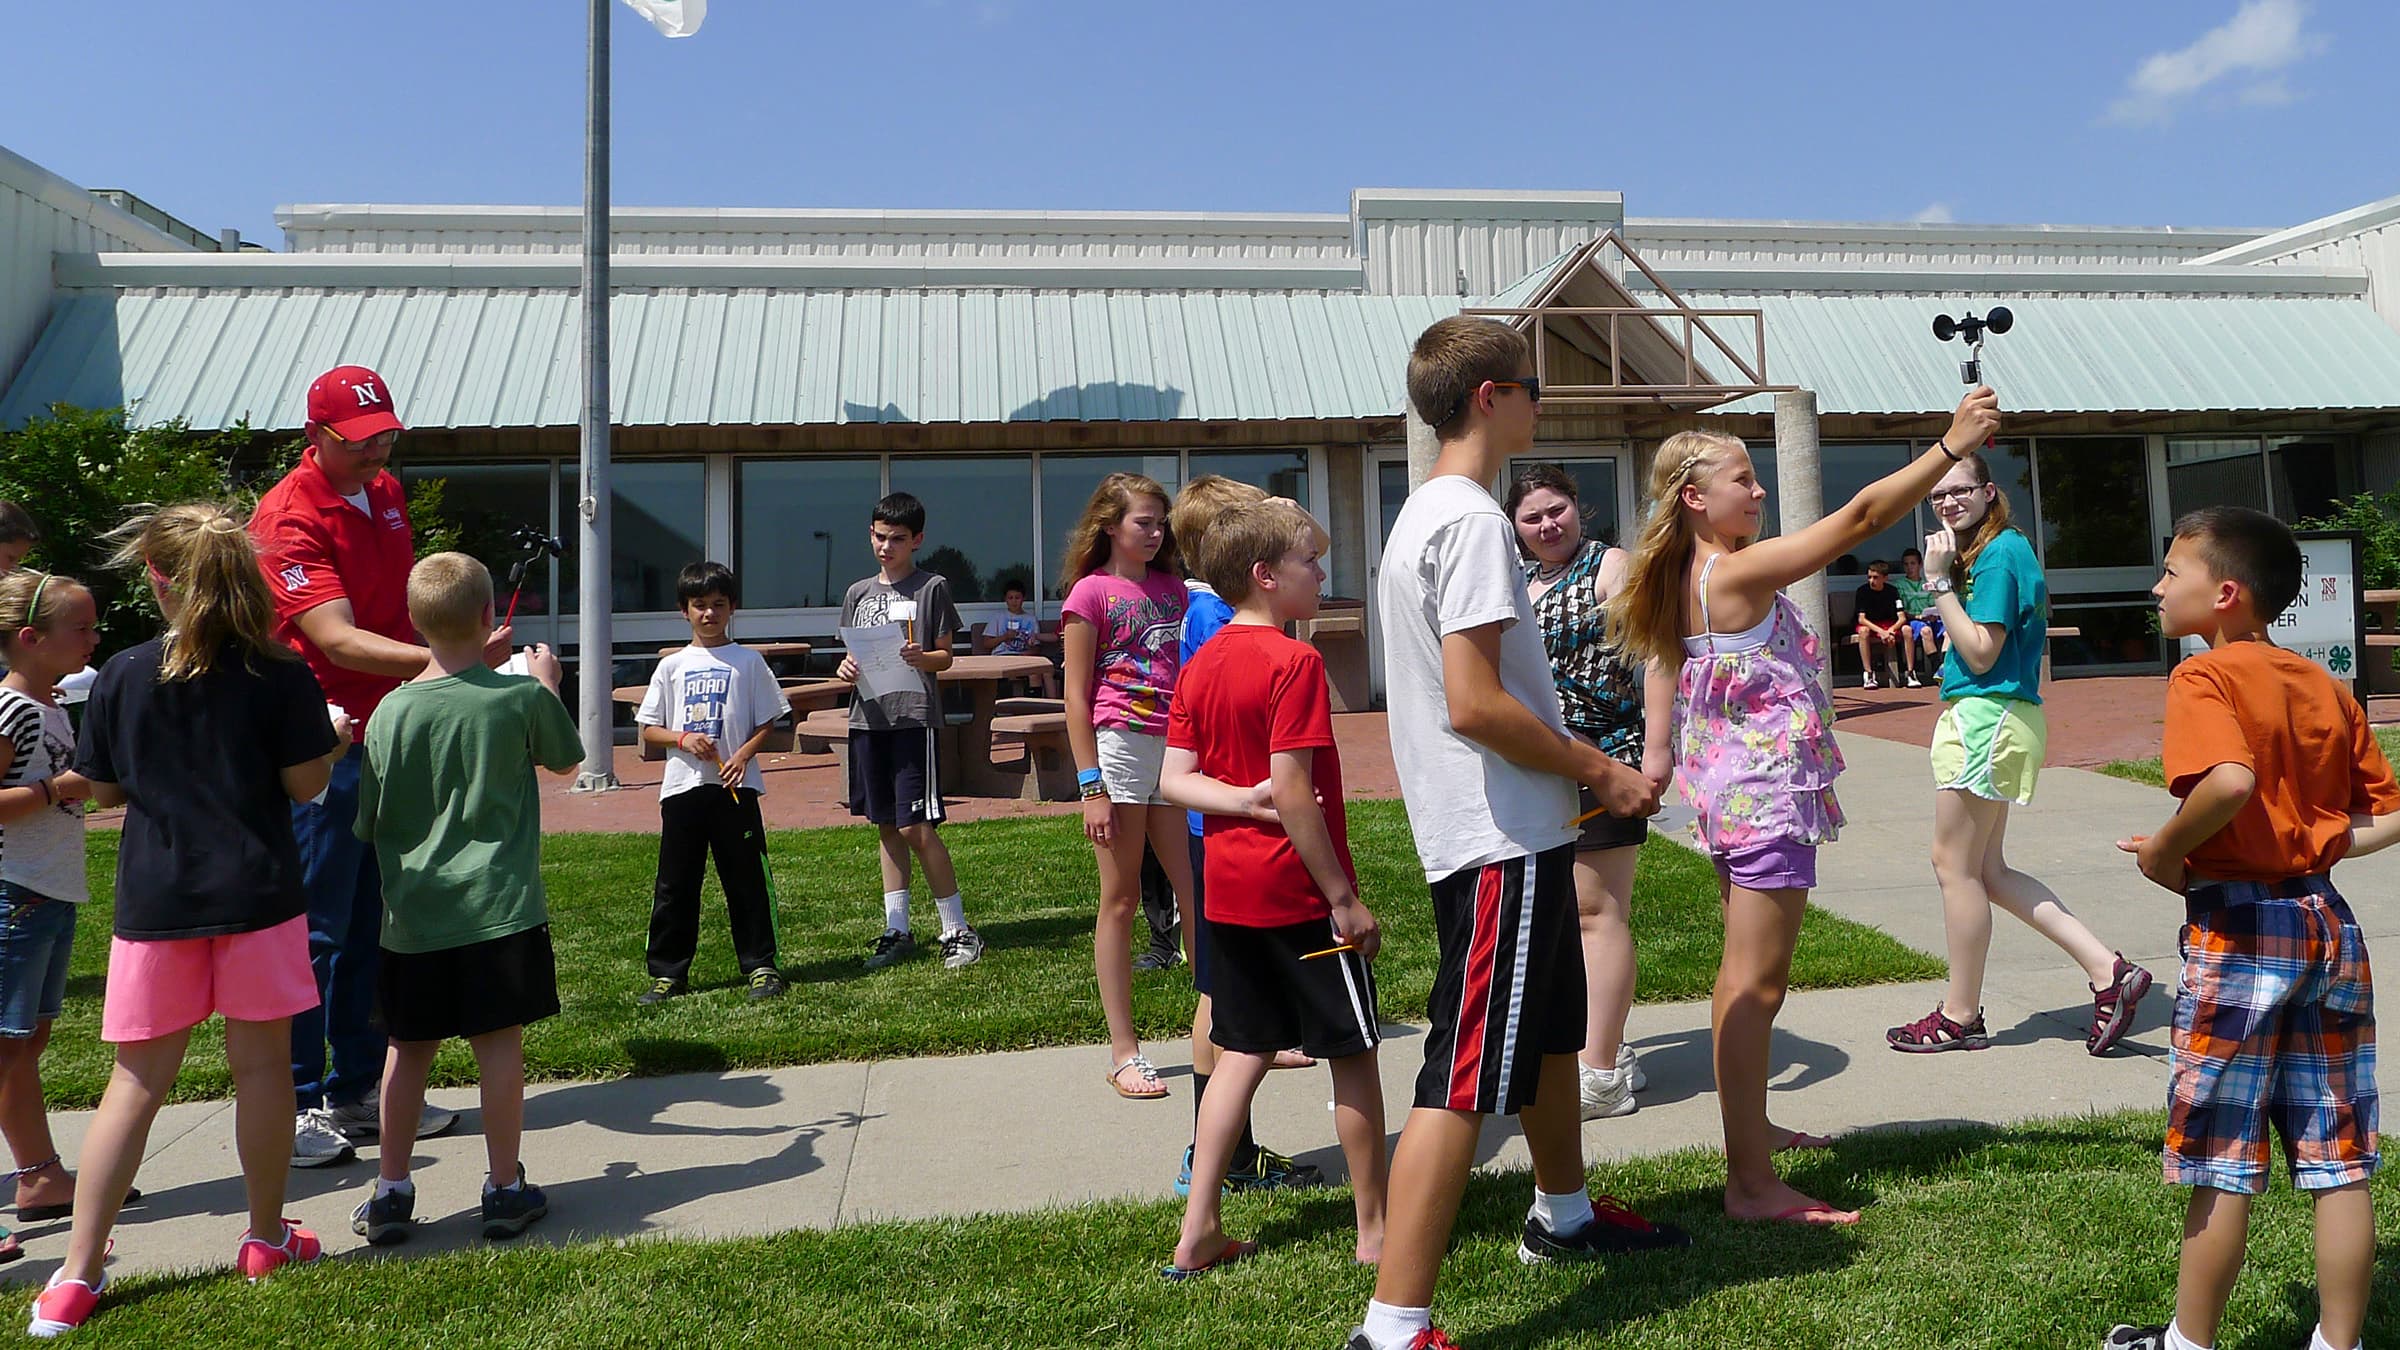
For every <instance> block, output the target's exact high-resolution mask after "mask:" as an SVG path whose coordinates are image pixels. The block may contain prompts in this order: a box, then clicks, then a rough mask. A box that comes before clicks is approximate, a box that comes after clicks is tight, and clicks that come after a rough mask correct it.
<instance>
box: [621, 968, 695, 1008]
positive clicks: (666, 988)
mask: <svg viewBox="0 0 2400 1350" xmlns="http://www.w3.org/2000/svg"><path fill="white" fill-rule="evenodd" d="M690 992H692V987H691V985H689V984H686V983H685V982H683V981H682V980H670V979H668V978H667V977H665V976H664V975H661V976H660V977H658V978H657V979H655V980H652V981H651V982H650V987H649V988H647V989H645V990H643V991H642V992H641V994H640V995H639V996H638V997H636V998H635V999H634V1000H633V1001H634V1002H636V1003H638V1004H640V1005H641V1006H643V1007H645V1008H647V1007H649V1006H650V1005H651V1004H653V1003H664V1002H666V1001H667V1000H668V999H671V998H682V997H683V996H684V995H685V994H688V993H690Z"/></svg>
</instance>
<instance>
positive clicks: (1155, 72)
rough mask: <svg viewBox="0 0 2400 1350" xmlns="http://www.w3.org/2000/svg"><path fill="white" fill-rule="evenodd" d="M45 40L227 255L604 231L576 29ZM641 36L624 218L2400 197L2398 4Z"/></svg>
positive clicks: (974, 3) (1045, 14)
mask: <svg viewBox="0 0 2400 1350" xmlns="http://www.w3.org/2000/svg"><path fill="white" fill-rule="evenodd" d="M13 8H14V10H15V11H16V12H13V13H12V14H11V15H10V16H9V31H8V47H9V50H10V55H11V58H12V59H11V60H10V62H9V65H10V70H9V77H8V79H7V80H5V81H0V145H6V146H8V147H9V148H10V149H12V150H15V151H16V152H17V153H19V154H21V155H24V156H26V157H27V158H29V159H32V160H34V161H35V162H37V163H40V164H42V165H44V166H46V167H48V168H50V169H53V170H55V171H57V172H59V173H61V174H64V175H65V176H67V177H68V178H70V179H73V180H75V181H76V182H79V183H82V184H84V185H85V186H90V187H101V186H109V187H122V188H125V189H128V190H130V191H132V192H134V193H136V194H137V195H140V196H142V197H144V198H147V199H149V200H150V201H152V202H154V203H156V204H157V205H159V206H161V207H163V208H165V209H166V210H169V211H171V212H174V213H175V214H177V215H179V216H181V217H183V218H184V219H186V220H188V221H190V222H191V223H192V224H194V225H196V226H199V227H201V228H202V229H204V230H208V231H212V232H213V231H214V230H216V229H218V228H221V227H223V226H228V225H231V226H236V227H238V228H240V229H241V230H242V232H243V233H244V234H245V235H247V236H249V237H251V238H253V239H259V240H264V241H269V242H272V243H273V244H274V245H275V246H277V247H280V246H281V244H282V236H281V233H280V231H278V230H276V229H275V228H274V224H273V211H274V208H275V207H276V206H277V205H278V204H281V203H291V202H331V201H343V202H360V201H373V202H445V203H448V202H475V203H536V204H552V205H568V204H573V203H575V202H577V201H579V200H580V198H581V191H582V188H581V158H580V156H581V148H580V147H581V136H582V94H581V90H582V78H583V18H582V15H583V6H582V5H581V4H579V3H573V2H572V0H546V2H544V3H533V2H532V0H485V3H482V4H475V5H458V4H389V3H376V4H368V3H357V2H356V0H308V2H306V3H304V2H303V0H251V2H250V3H247V4H243V5H194V4H191V3H190V2H189V0H177V2H176V3H166V2H165V0H128V2H126V3H106V4H101V3H89V4H48V5H24V6H16V7H13ZM612 11H613V13H614V19H615V27H614V29H613V32H614V37H615V47H616V81H615V98H616V116H615V126H616V154H615V161H614V163H615V175H616V192H615V196H616V200H617V202H618V203H619V204H620V205H652V206H810V207H896V208H924V207H954V208H1019V209H1051V210H1063V209H1129V210H1215V211H1329V212H1339V211H1342V210H1345V209H1346V207H1347V201H1348V193H1349V190H1350V189H1351V188H1353V187H1360V186H1377V187H1480V188H1519V189H1521V188H1606V189H1614V190H1618V191H1621V192H1623V193H1624V194H1625V199H1626V209H1627V210H1628V212H1629V213H1631V214H1634V215H1699V216H1729V217H1769V218H1797V219H1819V220H1906V219H1911V218H1935V219H1939V218H1950V219H1956V220H1962V221H1981V222H2010V223H2016V222H2049V223H2057V224H2180V225H2269V226H2273V225H2285V224H2293V223H2297V222H2299V221H2301V220H2305V219H2308V218H2310V217H2312V216H2316V215H2321V214H2324V213H2326V212H2330V211H2335V210H2340V209H2342V208H2344V207H2347V206H2353V205H2357V204H2359V203H2362V202H2366V201H2370V200H2373V199H2375V198H2378V197H2383V196H2387V195H2390V194H2392V193H2395V192H2400V138H2396V137H2394V136H2392V135H2391V134H2390V128H2391V127H2392V125H2393V121H2392V114H2391V111H2390V106H2391V105H2390V92H2389V80H2390V73H2389V53H2390V52H2392V51H2393V50H2395V49H2400V6H2394V5H2390V4H2387V3H2382V2H2381V0H2373V2H2370V0H2348V2H2346V3H2335V2H2332V0H2318V2H2317V3H2313V4H2311V3H2303V0H2104V2H2102V3H2094V0H2080V3H2057V2H2053V0H2030V2H2023V3H2014V4H1982V5H1958V4H1934V3H1928V2H1926V0H1916V2H1914V3H1908V4H1900V3H1889V2H1888V0H1843V2H1842V3H1839V4H1791V3H1779V4H1765V3H1748V2H1745V3H1687V4H1684V5H1680V6H1664V5H1651V4H1641V5H1625V4H1600V3H1586V4H1573V3H1557V4H1514V5H1510V4H1487V5H1484V6H1480V7H1478V6H1469V5H1460V4H1455V3H1452V4H1426V3H1416V2H1415V0H1387V2H1385V3H1374V4H1367V3H1311V2H1310V0H1285V3H1282V4H1276V5H1265V4H1253V3H1249V2H1248V0H1219V3H1215V4H1210V5H1164V4H1155V3H1150V4H1143V3H1117V4H1108V5H1102V4H1088V3H1081V2H1080V0H1076V2H1069V0H1057V2H1055V3H1042V2H1041V0H881V2H880V3H867V4H855V3H853V4H844V5H828V4H816V3H809V2H808V0H712V7H711V11H710V14H709V17H708V21H707V24H706V26H705V27H704V29H703V30H702V31H701V33H700V34H699V35H698V36H696V37H693V38H689V39H685V40H681V41H669V40H667V39H664V38H661V37H659V36H658V35H657V34H655V33H653V32H652V31H651V30H650V29H649V28H648V26H647V25H646V24H644V23H643V22H642V20H641V19H640V18H639V17H638V16H636V15H635V14H634V13H633V12H632V11H630V10H629V9H626V8H625V7H624V6H622V5H612ZM1661 11H1670V12H1661ZM1828 15H1838V16H1839V17H1838V18H1828V17H1826V16H1828Z"/></svg>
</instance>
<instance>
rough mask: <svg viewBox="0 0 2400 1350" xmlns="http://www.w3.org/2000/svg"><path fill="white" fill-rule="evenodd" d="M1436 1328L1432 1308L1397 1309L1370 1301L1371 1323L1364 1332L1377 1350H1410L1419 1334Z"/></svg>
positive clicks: (1367, 1324) (1368, 1312)
mask: <svg viewBox="0 0 2400 1350" xmlns="http://www.w3.org/2000/svg"><path fill="white" fill-rule="evenodd" d="M1432 1325H1433V1309H1431V1308H1395V1307H1393V1306H1392V1305H1391V1304H1389V1303H1377V1302H1375V1301H1374V1300H1373V1299H1369V1300H1367V1320H1366V1322H1365V1323H1364V1324H1362V1326H1361V1328H1360V1329H1361V1330H1363V1331H1365V1332H1366V1333H1367V1341H1368V1343H1369V1344H1371V1345H1373V1346H1374V1347H1375V1350H1408V1343H1409V1342H1410V1341H1412V1340H1415V1339H1416V1337H1417V1333H1418V1332H1420V1331H1423V1330H1424V1329H1425V1328H1427V1327H1429V1326H1432Z"/></svg>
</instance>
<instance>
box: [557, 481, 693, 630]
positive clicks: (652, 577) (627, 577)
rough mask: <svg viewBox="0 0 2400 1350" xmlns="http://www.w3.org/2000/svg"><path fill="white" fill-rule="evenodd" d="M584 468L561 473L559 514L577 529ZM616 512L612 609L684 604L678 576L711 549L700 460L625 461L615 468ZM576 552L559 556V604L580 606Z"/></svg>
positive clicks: (640, 610)
mask: <svg viewBox="0 0 2400 1350" xmlns="http://www.w3.org/2000/svg"><path fill="white" fill-rule="evenodd" d="M579 488H580V484H579V483H578V482H577V472H576V470H575V469H574V468H572V467H567V468H565V469H564V470H563V471H562V472H561V473H560V474H559V476H558V519H559V522H560V523H561V524H562V525H565V526H567V527H568V528H569V530H570V531H571V530H572V529H573V528H574V526H575V522H576V521H577V520H578V519H579V517H578V516H577V515H576V511H575V497H576V493H577V491H578V490H579ZM609 488H610V493H609V496H610V500H611V503H612V511H611V517H610V519H611V529H610V533H611V539H610V541H609V542H610V550H609V551H610V552H611V553H612V554H613V555H614V557H613V558H612V559H611V566H610V568H609V606H610V608H611V609H612V610H614V611H615V612H616V613H619V614H655V613H663V612H671V611H673V610H674V609H675V608H676V602H675V574H676V573H678V572H681V571H682V570H683V569H684V566H685V564H687V563H696V562H699V561H700V560H701V559H702V558H703V557H704V556H706V555H705V554H704V552H703V550H704V549H705V548H706V547H707V545H706V542H705V541H706V539H707V517H708V509H707V489H706V488H705V487H704V486H703V475H702V469H701V464H700V462H699V461H698V460H663V461H662V460H620V461H618V462H616V463H615V464H612V465H610V466H609ZM576 563H577V559H576V554H575V550H573V549H571V548H570V549H569V550H568V551H567V556H566V557H565V558H562V559H560V560H559V568H558V608H559V612H560V613H562V614H572V613H575V612H576V610H577V591H576V588H577V587H578V586H580V585H581V584H582V583H581V581H580V580H579V579H578V577H579V573H578V571H577V566H576Z"/></svg>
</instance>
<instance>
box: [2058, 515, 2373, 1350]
mask: <svg viewBox="0 0 2400 1350" xmlns="http://www.w3.org/2000/svg"><path fill="white" fill-rule="evenodd" d="M2302 570H2303V568H2302V563H2301V557H2300V546H2299V544H2298V543H2297V542H2295V541H2294V540H2293V538H2292V533H2291V531H2290V530H2288V529H2286V528H2285V527H2284V526H2283V524H2282V522H2280V521H2278V520H2276V519H2275V518H2274V517H2272V516H2268V515H2264V514H2262V513H2260V512H2257V511H2249V510H2244V509H2241V508H2237V507H2217V508H2212V509H2209V510H2205V511H2195V512H2192V513H2191V514H2189V515H2186V516H2184V517H2183V518H2182V519H2181V520H2178V521H2176V522H2175V540H2174V543H2173V545H2172V546H2171V547H2170V548H2169V549H2168V550H2167V561H2166V568H2165V575H2164V576H2162V577H2160V578H2159V582H2158V585H2156V586H2155V587H2152V588H2151V593H2152V594H2154V595H2156V596H2157V597H2158V612H2159V618H2160V620H2161V627H2162V628H2163V629H2164V631H2165V632H2166V634H2167V635H2168V636H2169V637H2185V636H2197V637H2200V638H2202V639H2204V640H2205V641H2206V642H2207V643H2208V650H2207V651H2206V652H2204V653H2202V654H2200V655H2199V656H2195V657H2193V658H2191V659H2190V660H2187V661H2185V662H2184V663H2183V664H2182V665H2180V666H2178V667H2176V669H2175V673H2174V675H2173V676H2172V677H2171V678H2170V679H2169V681H2168V684H2167V716H2166V732H2165V742H2166V745H2165V760H2164V767H2165V770H2166V777H2167V786H2168V789H2169V790H2170V791H2172V792H2173V793H2174V794H2175V795H2176V796H2178V797H2180V798H2182V799H2183V805H2182V806H2181V807H2180V808H2178V809H2177V811H2176V812H2175V816H2174V818H2173V819H2172V820H2170V821H2168V822H2167V824H2166V825H2165V827H2164V828H2162V829H2160V830H2159V832H2158V833H2157V834H2154V835H2150V836H2148V837H2146V838H2136V839H2128V840H2125V841H2123V842H2122V843H2120V844H2119V845H2118V847H2119V848H2123V849H2126V850H2127V851H2129V852H2133V853H2135V854H2137V855H2138V856H2139V858H2140V861H2141V868H2142V874H2143V875H2144V876H2146V877H2148V878H2150V879H2151V880H2152V881H2155V882H2157V883H2158V884H2159V885H2161V886H2164V887H2166V888H2167V889H2169V890H2171V891H2175V892H2177V893H2179V894H2181V895H2183V896H2184V904H2185V911H2186V915H2187V922H2186V923H2185V924H2184V927H2183V936H2182V949H2183V990H2182V993H2181V994H2180V995H2179V996H2178V997H2177V998H2176V1000H2175V1027H2174V1033H2173V1045H2174V1060H2173V1067H2172V1070H2171V1072H2170V1082H2169V1088H2168V1100H2167V1142H2166V1178H2167V1181H2168V1183H2169V1184H2170V1185H2184V1186H2190V1187H2192V1188H2193V1191H2192V1199H2191V1206H2190V1209H2189V1210H2188V1212H2187V1213H2186V1215H2185V1218H2184V1225H2183V1234H2184V1236H2183V1262H2182V1268H2181V1275H2180V1278H2179V1279H2178V1282H2177V1288H2176V1299H2175V1320H2174V1321H2173V1322H2171V1323H2169V1324H2168V1325H2166V1326H2163V1327H2159V1326H2152V1327H2135V1326H2119V1327H2117V1328H2115V1329H2114V1330H2112V1331H2111V1332H2109V1334H2108V1338H2107V1340H2105V1341H2104V1342H2102V1344H2103V1345H2104V1346H2107V1347H2136V1348H2137V1350H2158V1348H2161V1347H2163V1348H2164V1350H2209V1347H2210V1346H2211V1345H2212V1344H2213V1343H2214V1342H2215V1340H2216V1337H2217V1324H2218V1321H2219V1319H2220V1318H2222V1317H2223V1316H2224V1312H2225V1302H2226V1299H2227V1298H2228V1297H2229V1296H2230V1295H2231V1294H2232V1292H2233V1282H2234V1279H2235V1277H2236V1276H2237V1275H2239V1274H2240V1273H2241V1268H2242V1256H2243V1249H2244V1246H2245V1245H2246V1243H2247V1240H2248V1237H2249V1227H2250V1197H2252V1196H2254V1195H2257V1194H2258V1193H2260V1192H2261V1191H2264V1190H2265V1189H2266V1185H2267V1131H2268V1129H2269V1128H2270V1127H2272V1128H2273V1129H2274V1130H2275V1131H2276V1132H2277V1133H2278V1134H2280V1135H2282V1136H2283V1148H2284V1157H2285V1161H2286V1163H2287V1164H2288V1165H2289V1166H2290V1168H2291V1172H2292V1184H2293V1185H2294V1186H2297V1187H2298V1188H2300V1189H2301V1190H2304V1191H2308V1192H2310V1193H2311V1194H2312V1195H2313V1196H2314V1198H2315V1201H2316V1211H2317V1217H2316V1256H2317V1303H2318V1308H2317V1328H2316V1334H2315V1336H2314V1338H2313V1339H2312V1340H2311V1341H2310V1343H2309V1344H2310V1348H2311V1350H2352V1347H2356V1346H2358V1345H2359V1344H2360V1343H2361V1342H2360V1338H2361V1336H2362V1335H2363V1333H2364V1330H2365V1325H2366V1314H2367V1290H2368V1286H2369V1282H2370V1279H2371V1277H2372V1272H2373V1270H2374V1265H2375V1211H2374V1206H2373V1202H2372V1201H2371V1200H2370V1199H2369V1198H2368V1195H2367V1178H2368V1177H2370V1176H2372V1175H2373V1174H2374V1172H2375V1169H2376V1167H2377V1166H2378V1165H2379V1164H2380V1163H2381V1161H2382V1157H2381V1155H2380V1153H2379V1152H2378V1151H2377V1143H2376V1107H2377V1100H2376V1092H2375V1008H2374V984H2373V980H2372V978H2371V977H2370V975H2369V973H2368V967H2367V949H2366V942H2365V939H2364V937H2363V935H2362V934H2361V933H2360V931H2359V926H2358V921H2357V919H2356V918H2354V917H2353V916H2352V915H2351V912H2350V906H2349V905H2348V904H2347V903H2346V902H2345V901H2343V899H2342V897H2341V895H2340V893H2338V892H2337V891H2335V890H2334V888H2333V882H2332V879H2331V877H2330V875H2329V874H2330V873H2331V871H2332V869H2333V865H2334V864H2335V863H2336V862H2339V861H2340V860H2341V859H2342V858H2343V857H2345V856H2347V855H2349V854H2353V853H2360V852H2368V851H2372V849H2374V848H2377V847H2381V846H2382V845H2383V844H2385V843H2388V842H2389V841H2390V836H2391V834H2392V827H2393V826H2394V825H2395V824H2396V823H2400V817H2396V816H2395V813H2400V785H2395V783H2394V781H2393V778H2392V768H2391V765H2390V763H2388V762H2387V761H2386V760H2385V759H2384V755H2383V751H2382V749H2381V748H2380V747H2379V746H2378V745H2377V744H2376V742H2375V737H2374V735H2373V734H2372V733H2371V732H2370V731H2369V730H2368V728H2367V719H2366V716H2365V714H2364V713H2362V712H2361V711H2360V709H2359V706H2358V701H2357V700H2356V699H2354V698H2352V697H2351V696H2350V692H2349V691H2348V690H2347V689H2344V688H2343V687H2342V686H2341V685H2339V684H2337V683H2335V682H2334V681H2333V679H2332V678H2331V677H2330V676H2328V675H2327V674H2326V673H2325V672H2324V671H2323V670H2321V669H2319V668H2318V667H2317V666H2316V665H2315V664H2314V663H2313V662H2311V661H2309V660H2307V659H2306V658H2304V657H2300V656H2296V655H2294V654H2292V653H2290V652H2287V651H2284V650H2283V649H2281V648H2279V647H2277V646H2275V645H2274V643H2273V642H2272V641H2270V640H2269V637H2268V630H2269V628H2270V627H2271V626H2272V625H2273V623H2274V622H2275V620H2276V618H2277V616H2279V615H2281V614H2282V613H2283V611H2284V610H2285V608H2286V607H2288V606H2289V605H2291V604H2292V602H2293V601H2294V600H2295V599H2297V598H2298V597H2299V592H2300V584H2301V573H2302ZM2368 816H2371V817H2394V819H2386V820H2376V821H2373V822H2371V823H2362V822H2361V821H2360V820H2358V819H2357V818H2358V817H2368Z"/></svg>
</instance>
